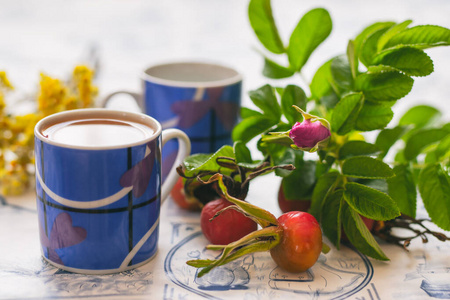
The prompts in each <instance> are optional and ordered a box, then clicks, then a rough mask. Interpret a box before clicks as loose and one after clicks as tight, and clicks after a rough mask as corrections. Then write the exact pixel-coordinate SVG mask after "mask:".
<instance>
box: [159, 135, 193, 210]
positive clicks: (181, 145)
mask: <svg viewBox="0 0 450 300" xmlns="http://www.w3.org/2000/svg"><path fill="white" fill-rule="evenodd" d="M161 135H162V142H161V148H164V145H165V144H166V143H167V142H168V141H169V140H171V139H175V138H176V139H177V140H178V154H177V158H176V159H175V162H174V163H173V166H172V169H171V170H170V172H169V175H167V178H166V180H165V181H164V183H163V185H162V187H161V204H163V203H164V200H166V198H167V197H168V196H169V194H170V191H171V190H172V188H173V186H174V185H175V183H176V182H177V180H178V174H177V170H176V168H177V167H178V165H180V164H181V163H182V162H183V160H184V159H185V158H186V157H187V156H188V155H189V154H190V153H191V142H190V140H189V138H188V136H187V135H186V134H185V133H184V132H183V131H181V130H179V129H175V128H170V129H165V130H163V131H162V133H161Z"/></svg>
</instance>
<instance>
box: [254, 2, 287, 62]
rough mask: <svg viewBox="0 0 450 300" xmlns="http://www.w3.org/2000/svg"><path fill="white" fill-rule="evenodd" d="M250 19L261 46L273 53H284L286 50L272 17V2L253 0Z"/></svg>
mask: <svg viewBox="0 0 450 300" xmlns="http://www.w3.org/2000/svg"><path fill="white" fill-rule="evenodd" d="M248 18H249V21H250V25H251V26H252V28H253V30H254V31H255V34H256V36H257V37H258V39H259V41H260V42H261V44H263V45H264V47H266V49H267V50H269V51H270V52H272V53H276V54H280V53H284V52H285V49H284V46H283V42H282V41H281V38H280V35H279V33H278V29H277V26H276V24H275V20H274V18H273V15H272V7H271V5H270V0H251V1H250V3H249V5H248Z"/></svg>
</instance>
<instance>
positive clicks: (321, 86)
mask: <svg viewBox="0 0 450 300" xmlns="http://www.w3.org/2000/svg"><path fill="white" fill-rule="evenodd" d="M333 60H334V58H333V59H330V60H329V61H327V62H326V63H324V64H323V65H322V66H321V67H320V68H319V69H317V71H316V73H315V74H314V77H313V79H312V81H311V84H310V86H309V88H310V90H311V97H312V98H314V99H320V98H322V97H324V96H326V95H327V94H329V93H330V90H332V88H331V85H330V82H332V81H333V75H331V63H332V62H333Z"/></svg>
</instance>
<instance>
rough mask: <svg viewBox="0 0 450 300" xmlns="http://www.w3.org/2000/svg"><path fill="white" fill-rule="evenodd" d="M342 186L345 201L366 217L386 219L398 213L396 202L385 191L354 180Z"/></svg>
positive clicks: (392, 217)
mask: <svg viewBox="0 0 450 300" xmlns="http://www.w3.org/2000/svg"><path fill="white" fill-rule="evenodd" d="M344 188H345V191H344V199H345V201H347V203H348V204H349V205H350V206H351V207H352V208H353V209H354V210H355V211H357V212H358V213H359V214H361V215H363V216H365V217H367V218H370V219H374V220H380V221H387V220H391V219H394V218H395V217H398V216H399V215H400V210H399V208H398V206H397V204H396V203H395V202H394V200H392V198H391V197H389V195H387V194H385V193H382V192H380V191H378V190H376V189H373V188H370V187H368V186H365V185H362V184H359V183H355V182H347V183H346V184H345V186H344Z"/></svg>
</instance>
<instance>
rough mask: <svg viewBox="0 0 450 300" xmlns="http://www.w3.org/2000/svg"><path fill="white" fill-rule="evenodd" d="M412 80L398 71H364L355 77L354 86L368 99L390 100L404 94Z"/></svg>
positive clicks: (409, 87) (408, 89)
mask: <svg viewBox="0 0 450 300" xmlns="http://www.w3.org/2000/svg"><path fill="white" fill-rule="evenodd" d="M413 83H414V80H413V79H412V78H411V77H409V76H407V75H405V74H401V73H398V72H382V73H365V74H361V75H359V76H358V77H356V80H355V88H356V90H357V91H361V92H363V93H364V96H365V97H366V99H367V100H370V101H391V100H398V99H400V98H402V97H404V96H406V95H407V94H408V93H409V92H410V91H411V89H412V86H413Z"/></svg>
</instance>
